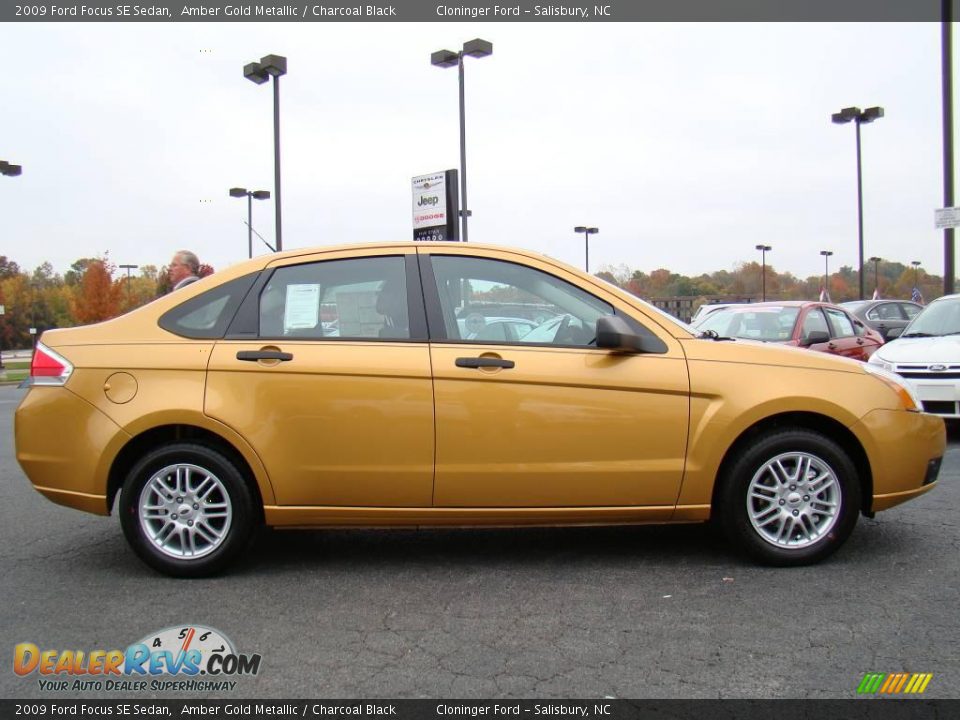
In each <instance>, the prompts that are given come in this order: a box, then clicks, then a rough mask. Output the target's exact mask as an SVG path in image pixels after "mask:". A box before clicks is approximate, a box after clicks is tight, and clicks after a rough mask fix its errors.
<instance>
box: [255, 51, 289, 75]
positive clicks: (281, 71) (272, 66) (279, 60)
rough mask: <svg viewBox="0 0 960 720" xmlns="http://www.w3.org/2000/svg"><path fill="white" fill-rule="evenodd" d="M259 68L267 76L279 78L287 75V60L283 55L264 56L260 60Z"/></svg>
mask: <svg viewBox="0 0 960 720" xmlns="http://www.w3.org/2000/svg"><path fill="white" fill-rule="evenodd" d="M260 67H261V68H262V69H263V72H265V73H267V75H273V76H274V77H280V76H281V75H286V74H287V59H286V58H285V57H283V55H264V56H263V57H262V58H260Z"/></svg>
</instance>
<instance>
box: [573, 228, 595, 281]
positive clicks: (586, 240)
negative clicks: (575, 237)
mask: <svg viewBox="0 0 960 720" xmlns="http://www.w3.org/2000/svg"><path fill="white" fill-rule="evenodd" d="M573 231H574V232H575V233H583V247H584V253H585V254H584V263H583V267H584V270H585V272H590V236H591V235H596V234H597V233H598V232H600V228H595V227H587V226H586V225H577V226H576V227H575V228H574V229H573Z"/></svg>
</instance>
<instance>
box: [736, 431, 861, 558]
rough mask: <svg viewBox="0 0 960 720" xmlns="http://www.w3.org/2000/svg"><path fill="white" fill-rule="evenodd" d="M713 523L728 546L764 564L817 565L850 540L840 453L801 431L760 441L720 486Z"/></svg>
mask: <svg viewBox="0 0 960 720" xmlns="http://www.w3.org/2000/svg"><path fill="white" fill-rule="evenodd" d="M722 482H723V486H722V488H721V496H720V507H719V511H720V513H721V516H720V522H721V524H722V526H723V528H724V530H725V532H726V534H727V536H728V537H729V538H730V540H731V541H732V542H733V543H734V544H736V545H737V546H738V547H739V548H741V549H742V550H744V551H746V552H747V553H748V554H750V555H752V556H753V557H754V558H756V559H757V560H759V561H761V562H763V563H766V564H770V565H780V566H789V565H807V564H811V563H815V562H818V561H820V560H822V559H824V558H825V557H827V556H828V555H830V554H831V553H833V552H834V551H836V550H837V548H839V547H840V545H842V544H843V543H844V541H845V540H846V539H847V538H848V537H849V536H850V533H851V532H852V531H853V528H854V526H855V525H856V522H857V516H858V514H859V512H860V483H859V479H858V477H857V471H856V468H855V466H854V464H853V462H852V461H851V460H850V457H849V456H848V455H847V453H846V451H844V449H843V448H842V447H840V446H839V445H838V444H837V443H835V442H834V441H833V440H831V439H830V438H828V437H826V436H825V435H822V434H820V433H818V432H815V431H812V430H806V429H801V428H796V429H790V430H781V431H777V432H771V433H768V434H765V435H762V436H760V438H758V439H757V440H756V441H754V442H751V444H750V445H749V447H748V448H747V449H746V450H745V451H744V452H743V453H742V454H741V455H740V456H739V457H738V458H737V459H736V460H735V461H734V462H733V464H732V465H731V466H730V468H729V471H728V472H727V473H726V474H725V477H724V478H723V480H722Z"/></svg>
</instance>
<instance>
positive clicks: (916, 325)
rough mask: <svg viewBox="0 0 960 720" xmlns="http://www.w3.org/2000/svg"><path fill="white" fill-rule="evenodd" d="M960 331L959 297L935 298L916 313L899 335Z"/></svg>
mask: <svg viewBox="0 0 960 720" xmlns="http://www.w3.org/2000/svg"><path fill="white" fill-rule="evenodd" d="M956 333H960V297H956V298H950V299H948V300H937V301H935V302H932V303H930V304H929V305H928V306H927V307H926V309H925V310H924V311H923V312H921V313H920V314H919V315H917V316H916V317H915V318H914V319H913V322H911V323H910V324H909V325H907V327H906V328H905V329H904V331H903V335H901V337H910V336H911V335H921V336H923V335H953V334H956Z"/></svg>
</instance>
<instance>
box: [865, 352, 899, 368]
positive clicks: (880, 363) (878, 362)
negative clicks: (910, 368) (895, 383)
mask: <svg viewBox="0 0 960 720" xmlns="http://www.w3.org/2000/svg"><path fill="white" fill-rule="evenodd" d="M867 363H868V364H869V365H872V366H873V367H881V368H883V369H884V370H888V371H891V372H892V371H893V363H888V362H887V361H886V360H884V359H883V358H882V357H880V353H878V352H875V353H874V354H873V355H871V356H870V359H869V360H867Z"/></svg>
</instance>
